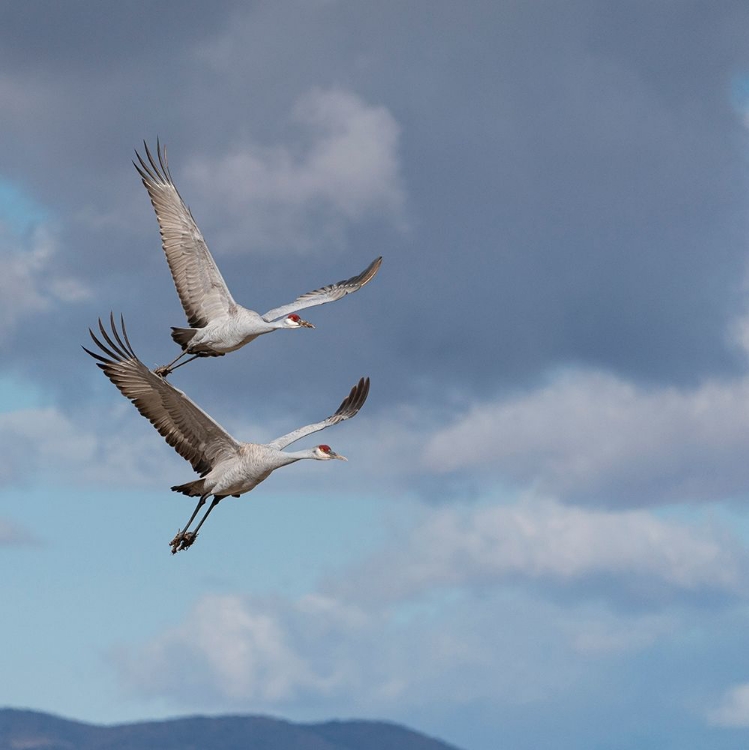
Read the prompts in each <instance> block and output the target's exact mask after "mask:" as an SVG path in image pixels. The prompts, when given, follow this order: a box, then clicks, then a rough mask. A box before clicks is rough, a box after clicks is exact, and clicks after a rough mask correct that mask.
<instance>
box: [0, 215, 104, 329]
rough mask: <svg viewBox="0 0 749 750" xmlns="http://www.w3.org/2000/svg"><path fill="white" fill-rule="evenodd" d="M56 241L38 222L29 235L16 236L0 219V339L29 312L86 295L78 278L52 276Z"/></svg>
mask: <svg viewBox="0 0 749 750" xmlns="http://www.w3.org/2000/svg"><path fill="white" fill-rule="evenodd" d="M56 252H57V243H56V240H55V237H54V235H53V233H52V231H51V230H50V229H49V228H48V227H46V226H45V225H39V226H37V227H36V229H35V230H34V231H33V232H32V233H31V235H30V237H29V238H28V239H25V238H24V239H21V238H19V237H18V236H17V235H16V233H14V232H12V231H10V230H9V229H7V228H6V227H4V226H3V225H2V223H0V317H2V320H3V326H2V329H1V330H2V333H0V339H1V338H2V337H4V336H8V335H9V334H10V333H11V332H12V331H14V330H15V328H16V327H18V326H19V325H20V324H21V323H22V322H23V320H24V319H25V318H26V317H27V316H28V315H33V314H34V313H39V312H43V311H46V310H49V309H51V308H52V307H54V305H56V304H58V303H70V302H79V301H82V300H85V299H87V298H88V297H89V296H90V294H89V291H88V289H87V288H86V287H85V286H84V285H83V284H82V283H81V282H80V281H79V280H77V279H74V278H71V277H67V276H66V277H55V276H54V275H53V273H52V260H53V257H54V255H55V254H56Z"/></svg>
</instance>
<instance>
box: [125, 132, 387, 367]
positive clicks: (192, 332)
mask: <svg viewBox="0 0 749 750" xmlns="http://www.w3.org/2000/svg"><path fill="white" fill-rule="evenodd" d="M143 146H144V148H145V153H146V158H145V159H144V158H143V157H142V156H141V155H140V154H139V153H138V152H137V151H136V152H135V155H136V157H137V158H138V162H137V163H136V162H133V165H134V166H135V168H136V169H137V170H138V173H139V174H140V176H141V179H142V180H143V184H144V185H145V187H146V190H148V195H149V196H150V198H151V204H152V205H153V208H154V211H155V212H156V219H157V220H158V222H159V230H160V233H161V244H162V247H163V248H164V254H165V255H166V259H167V262H168V263H169V269H170V270H171V272H172V279H173V280H174V285H175V286H176V287H177V294H178V295H179V299H180V302H181V303H182V307H183V309H184V311H185V315H186V316H187V325H188V326H189V327H188V328H177V327H174V326H173V327H172V338H173V339H174V341H175V342H176V343H177V344H179V345H180V347H182V352H181V353H180V355H179V356H178V357H175V359H174V360H172V361H171V362H170V363H169V364H167V365H163V366H161V367H157V368H156V369H155V370H154V372H155V373H156V374H157V375H161V376H162V377H166V376H167V375H169V373H171V372H172V370H174V369H176V368H177V367H181V366H182V365H184V364H187V363H188V362H191V361H192V360H193V359H196V358H197V357H220V356H223V355H224V354H227V353H228V352H233V351H235V350H236V349H239V348H240V347H243V346H244V345H245V344H248V343H249V342H250V341H252V340H253V339H256V338H257V337H258V336H262V335H263V334H264V333H270V332H271V331H275V330H278V329H284V328H289V329H292V328H314V326H313V325H312V323H309V322H307V321H306V320H302V318H300V317H299V315H297V312H298V311H299V310H304V309H305V308H307V307H314V306H316V305H324V304H325V303H326V302H333V301H334V300H337V299H340V298H341V297H345V296H346V295H347V294H351V293H352V292H356V291H357V290H359V289H361V288H362V287H363V286H364V285H365V284H366V283H368V282H369V281H371V280H372V279H373V278H374V277H375V275H376V274H377V271H378V270H379V269H380V265H381V263H382V256H380V257H378V258H375V260H373V261H372V262H371V263H370V264H369V265H368V266H367V267H366V268H365V269H364V270H363V271H362V272H361V273H360V274H357V275H356V276H352V277H351V278H350V279H344V280H342V281H337V282H336V283H335V284H328V285H327V286H323V287H320V288H319V289H314V290H313V291H311V292H306V293H305V294H302V295H301V296H299V297H297V298H296V299H295V300H294V301H293V302H290V303H289V304H286V305H281V306H280V307H275V308H273V309H272V310H268V312H267V313H265V314H264V315H260V314H259V313H257V312H255V311H254V310H248V309H247V308H246V307H242V306H241V305H238V304H237V303H236V302H235V301H234V298H233V297H232V296H231V293H230V292H229V288H228V287H227V286H226V282H225V281H224V279H223V277H222V276H221V272H220V271H219V270H218V266H217V265H216V262H215V261H214V260H213V257H212V256H211V253H210V250H208V246H207V245H206V243H205V240H204V239H203V235H202V234H201V233H200V229H198V225H197V224H196V223H195V219H193V216H192V213H191V212H190V209H189V208H188V207H187V205H186V204H185V202H184V201H183V200H182V198H181V196H180V194H179V192H178V191H177V188H176V187H175V186H174V183H173V182H172V177H171V175H170V173H169V166H168V164H167V159H166V148H162V147H161V145H160V143H159V141H158V140H157V141H156V154H157V158H156V159H154V157H153V154H152V153H151V151H150V150H149V148H148V144H146V142H145V141H144V142H143ZM186 355H192V356H191V357H190V358H189V359H186V360H184V361H183V362H181V363H180V364H176V363H177V362H179V360H180V359H182V357H184V356H186Z"/></svg>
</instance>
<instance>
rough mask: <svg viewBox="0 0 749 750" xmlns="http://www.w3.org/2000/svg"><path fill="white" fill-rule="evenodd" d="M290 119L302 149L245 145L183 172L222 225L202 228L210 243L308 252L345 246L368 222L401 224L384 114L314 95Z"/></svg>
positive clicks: (196, 197)
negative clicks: (349, 233) (353, 230)
mask: <svg viewBox="0 0 749 750" xmlns="http://www.w3.org/2000/svg"><path fill="white" fill-rule="evenodd" d="M293 119H294V122H295V123H296V124H297V125H298V126H299V128H300V131H301V134H302V138H301V142H300V144H298V145H296V146H289V145H276V146H260V145H257V144H253V143H245V144H242V145H238V146H236V147H234V148H233V149H231V150H230V151H229V152H228V153H226V154H225V155H224V156H223V157H221V158H220V159H218V160H215V159H209V158H207V157H195V158H193V159H192V160H191V161H190V162H189V164H188V165H187V167H186V169H185V176H186V181H185V182H186V186H185V188H184V191H183V194H184V195H185V196H190V199H191V202H192V203H194V205H195V206H199V210H198V214H199V215H203V216H206V215H207V216H209V217H213V227H216V226H217V225H218V226H219V228H218V229H217V230H215V229H213V228H212V227H211V225H210V224H211V222H210V221H209V222H207V226H204V227H203V229H204V232H205V233H206V234H207V235H208V236H209V237H212V238H213V237H215V240H216V242H215V243H214V242H212V241H211V244H212V246H215V247H218V248H224V249H232V248H233V249H235V250H238V251H243V252H246V251H248V250H252V251H262V250H277V249H285V250H295V251H307V250H310V249H313V248H318V247H321V246H329V245H334V246H339V245H341V244H342V242H343V238H344V236H345V232H346V228H347V226H348V225H349V224H352V223H355V222H359V221H362V220H365V219H371V218H375V219H379V218H384V219H387V220H389V221H391V222H394V223H395V224H396V225H398V226H399V227H402V226H403V216H404V202H405V192H404V189H403V185H402V181H401V177H400V164H399V159H398V139H399V127H398V125H397V123H396V121H395V120H394V118H393V116H392V115H391V114H390V112H389V111H388V110H387V109H386V108H385V107H381V106H372V105H370V104H367V103H366V102H364V101H363V100H362V99H361V98H360V97H358V96H356V95H355V94H353V93H350V92H347V91H343V90H338V89H336V90H321V89H314V90H312V91H310V92H309V93H307V94H306V95H305V96H303V97H302V98H301V99H300V100H299V101H298V103H297V104H296V106H295V108H294V112H293ZM199 223H200V220H199Z"/></svg>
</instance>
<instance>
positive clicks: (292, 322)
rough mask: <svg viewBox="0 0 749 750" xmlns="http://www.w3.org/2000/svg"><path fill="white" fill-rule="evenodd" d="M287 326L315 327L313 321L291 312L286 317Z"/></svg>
mask: <svg viewBox="0 0 749 750" xmlns="http://www.w3.org/2000/svg"><path fill="white" fill-rule="evenodd" d="M284 323H285V325H286V328H314V326H313V325H312V323H308V322H307V321H306V320H302V319H301V318H300V317H299V316H298V315H297V314H296V313H291V315H287V316H286V317H285V318H284Z"/></svg>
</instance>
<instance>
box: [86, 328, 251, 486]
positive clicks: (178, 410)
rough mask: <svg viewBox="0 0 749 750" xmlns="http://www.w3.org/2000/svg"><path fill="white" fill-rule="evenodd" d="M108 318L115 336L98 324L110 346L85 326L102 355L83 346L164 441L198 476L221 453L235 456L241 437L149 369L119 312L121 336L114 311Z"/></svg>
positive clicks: (217, 460)
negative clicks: (218, 422)
mask: <svg viewBox="0 0 749 750" xmlns="http://www.w3.org/2000/svg"><path fill="white" fill-rule="evenodd" d="M110 324H111V326H112V336H113V337H114V340H112V337H110V335H109V334H108V333H107V332H106V330H105V329H104V326H103V325H102V322H101V319H100V320H99V330H100V331H101V335H102V337H103V338H104V340H105V341H106V343H107V345H108V346H105V345H104V344H103V343H102V342H101V341H100V340H99V339H98V338H96V336H95V335H94V332H93V331H92V330H91V329H90V328H89V333H90V334H91V338H92V339H93V340H94V343H95V344H96V345H97V346H98V347H99V349H101V351H102V352H104V354H106V355H107V356H106V357H102V356H101V355H99V354H95V353H94V352H92V351H89V350H88V349H86V347H85V346H84V347H83V349H84V350H85V351H86V352H88V354H90V355H91V356H92V357H93V358H94V359H96V360H98V361H97V365H98V367H100V368H101V369H102V370H103V371H104V374H105V375H106V376H107V377H108V378H109V379H110V380H111V381H112V382H113V383H114V384H115V385H116V386H117V388H118V389H119V391H120V393H122V395H123V396H125V397H126V398H129V399H130V400H131V401H132V402H133V404H135V407H136V408H137V409H138V411H139V412H140V413H141V414H142V415H143V416H144V417H145V418H146V419H147V420H148V421H149V422H150V423H151V424H152V425H153V426H154V427H155V428H156V429H157V430H158V431H159V434H160V435H161V436H162V437H164V439H165V440H166V442H167V443H169V445H171V446H172V447H173V448H174V450H176V451H177V453H179V455H180V456H182V458H184V459H186V460H187V461H189V462H190V463H191V464H192V467H193V469H195V471H197V472H198V473H199V474H200V475H201V476H204V475H205V474H207V473H208V472H209V471H210V470H211V468H213V466H214V465H215V464H217V463H218V462H219V461H221V460H222V459H224V458H230V457H232V456H235V455H236V454H237V453H238V451H239V448H240V446H239V443H238V442H237V441H236V440H235V439H234V438H233V437H232V436H231V435H229V433H228V432H226V430H224V429H223V427H221V425H219V424H217V423H216V422H214V421H213V419H211V418H210V417H209V416H208V415H207V414H206V413H205V412H204V411H203V410H202V409H200V408H199V407H198V406H196V405H195V404H194V403H193V402H192V401H191V400H190V399H189V398H188V397H187V396H186V395H185V394H184V393H183V392H182V391H180V390H178V389H177V388H175V387H174V386H173V385H171V384H170V383H168V382H167V381H166V380H164V378H162V377H159V376H158V375H155V374H154V373H152V372H151V371H150V370H149V369H148V368H147V367H146V366H145V365H144V364H143V363H142V362H141V361H140V360H139V359H138V357H137V356H136V355H135V352H134V351H133V348H132V346H131V345H130V341H129V340H128V337H127V331H126V330H125V321H124V320H123V319H122V318H121V326H122V337H120V334H119V333H118V331H117V327H116V326H115V322H114V315H110Z"/></svg>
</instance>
